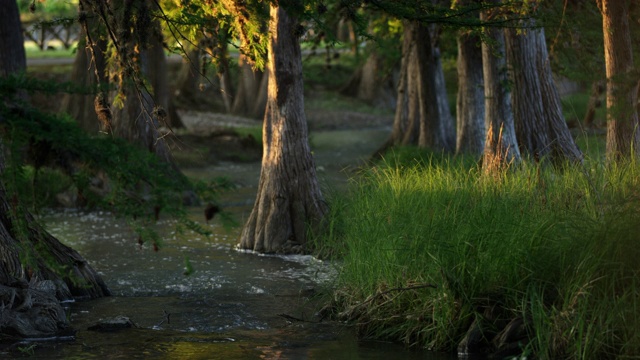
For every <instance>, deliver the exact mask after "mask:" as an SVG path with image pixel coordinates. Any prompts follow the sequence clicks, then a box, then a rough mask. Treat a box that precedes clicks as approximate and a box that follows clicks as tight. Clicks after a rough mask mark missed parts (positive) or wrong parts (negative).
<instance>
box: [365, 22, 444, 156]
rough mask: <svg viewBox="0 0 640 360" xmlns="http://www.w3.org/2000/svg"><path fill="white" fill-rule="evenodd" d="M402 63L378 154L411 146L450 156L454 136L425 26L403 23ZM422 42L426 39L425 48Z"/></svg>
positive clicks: (436, 54)
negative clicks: (391, 116)
mask: <svg viewBox="0 0 640 360" xmlns="http://www.w3.org/2000/svg"><path fill="white" fill-rule="evenodd" d="M403 26H404V32H403V40H402V62H401V67H400V81H399V84H398V98H397V106H396V114H395V117H394V121H393V130H392V132H391V136H390V138H389V140H387V142H386V143H385V144H384V145H383V147H382V148H381V149H380V150H378V152H377V153H378V154H381V153H382V152H384V151H385V150H386V149H387V148H388V147H390V146H395V145H409V144H414V145H418V146H421V147H426V148H430V149H433V150H436V151H441V150H444V151H447V152H452V151H453V150H454V148H455V143H454V142H455V135H454V132H453V124H452V122H453V121H452V120H451V114H450V113H449V108H448V105H447V104H446V101H447V100H446V89H444V75H443V74H440V72H442V65H441V63H440V61H439V58H438V57H439V50H438V48H437V47H436V46H435V42H434V40H433V38H432V36H431V31H430V29H429V26H428V25H424V24H422V23H420V22H417V21H408V20H405V21H403ZM425 39H427V41H426V44H425Z"/></svg>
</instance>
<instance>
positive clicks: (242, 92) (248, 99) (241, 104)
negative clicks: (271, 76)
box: [231, 55, 268, 118]
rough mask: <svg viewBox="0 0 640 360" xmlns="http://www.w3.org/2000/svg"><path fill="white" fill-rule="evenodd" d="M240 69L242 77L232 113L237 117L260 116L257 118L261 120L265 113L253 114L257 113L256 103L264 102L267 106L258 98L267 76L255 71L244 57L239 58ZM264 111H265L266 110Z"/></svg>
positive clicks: (239, 80)
mask: <svg viewBox="0 0 640 360" xmlns="http://www.w3.org/2000/svg"><path fill="white" fill-rule="evenodd" d="M267 66H268V65H267ZM238 67H239V68H240V75H239V79H238V87H237V90H236V93H235V98H234V99H233V106H232V108H231V109H232V110H231V112H232V113H233V114H235V115H245V116H247V115H249V116H251V115H259V116H257V117H258V118H260V117H262V116H264V112H261V113H260V114H252V112H254V111H255V107H256V105H255V104H256V103H260V102H262V103H265V104H266V101H264V99H260V98H258V95H259V94H260V88H261V85H260V84H261V83H262V80H263V77H264V76H266V75H264V73H263V72H262V71H259V70H254V69H253V68H252V67H251V65H250V64H249V62H248V61H247V60H246V59H245V58H244V56H243V55H240V57H239V58H238ZM264 95H266V94H264ZM264 95H263V96H264ZM263 101H264V102H263ZM262 111H264V108H263V109H262Z"/></svg>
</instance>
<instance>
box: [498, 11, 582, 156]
mask: <svg viewBox="0 0 640 360" xmlns="http://www.w3.org/2000/svg"><path fill="white" fill-rule="evenodd" d="M525 24H528V25H529V26H526V29H524V30H522V29H514V28H508V29H505V33H506V35H505V38H506V50H507V58H508V62H509V65H510V70H511V71H510V73H511V79H512V83H513V97H512V104H513V112H514V118H515V130H516V138H517V139H518V144H519V146H520V152H526V153H528V154H529V155H530V156H532V157H533V158H534V159H535V160H539V161H542V160H548V161H551V162H553V163H556V164H561V163H564V162H574V163H579V162H581V161H582V152H580V150H579V149H578V147H577V146H576V144H575V142H574V140H573V137H572V136H571V133H570V132H569V128H568V126H567V123H566V121H565V119H564V116H563V114H562V106H561V104H560V95H559V94H558V90H557V89H556V85H555V82H554V80H553V75H552V73H551V65H550V61H549V55H548V53H547V43H546V40H545V36H544V29H543V28H534V27H533V26H532V25H534V22H533V20H531V21H529V22H526V23H523V25H525Z"/></svg>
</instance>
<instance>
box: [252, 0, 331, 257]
mask: <svg viewBox="0 0 640 360" xmlns="http://www.w3.org/2000/svg"><path fill="white" fill-rule="evenodd" d="M290 6H291V5H290ZM270 14H271V18H270V21H269V33H270V42H269V55H268V66H267V68H268V71H269V91H268V93H269V96H268V100H267V107H266V113H265V116H264V127H263V144H264V148H263V152H264V154H263V157H262V170H261V173H260V183H259V185H258V194H257V197H256V202H255V204H254V207H253V211H252V212H251V215H250V216H249V219H248V221H247V223H246V225H245V226H244V228H243V230H242V233H241V235H240V239H239V247H240V248H242V249H250V250H254V251H257V252H264V253H274V252H284V253H290V252H301V251H305V250H306V246H307V245H308V244H307V230H308V229H309V227H311V228H312V229H313V228H317V227H318V226H320V224H321V222H322V220H323V218H324V215H325V213H326V212H327V206H326V204H325V202H324V200H323V198H322V194H321V192H320V187H319V186H318V181H317V177H316V170H315V165H314V161H313V158H312V156H311V150H310V147H309V143H308V139H307V136H308V132H307V122H306V118H305V114H304V96H303V85H302V58H301V52H300V44H299V42H298V39H297V37H296V36H295V29H296V28H297V26H298V22H297V20H296V19H294V18H293V17H292V16H291V15H290V14H289V13H287V11H286V10H285V9H284V8H283V7H278V6H276V5H274V4H271V9H270Z"/></svg>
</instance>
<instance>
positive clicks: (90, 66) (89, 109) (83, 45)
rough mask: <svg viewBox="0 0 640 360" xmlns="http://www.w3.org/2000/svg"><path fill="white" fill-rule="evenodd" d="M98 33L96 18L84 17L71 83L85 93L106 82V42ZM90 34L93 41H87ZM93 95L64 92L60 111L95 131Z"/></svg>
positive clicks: (98, 125)
mask: <svg viewBox="0 0 640 360" xmlns="http://www.w3.org/2000/svg"><path fill="white" fill-rule="evenodd" d="M87 30H88V31H89V33H88V34H87ZM99 33H100V30H99V22H98V21H97V19H95V18H93V17H91V18H87V19H86V26H85V27H83V28H82V29H81V31H80V41H79V42H78V49H77V51H76V57H75V60H74V62H73V68H72V70H71V79H73V82H74V83H75V84H77V85H79V86H81V87H84V88H85V89H86V90H87V92H88V91H90V90H93V89H97V88H98V87H99V86H106V85H107V83H108V74H107V71H106V67H107V65H106V59H105V53H106V50H107V45H108V44H107V40H106V38H105V37H102V36H96V35H97V34H99ZM92 34H93V36H96V40H95V42H94V41H91V43H89V42H88V41H87V40H86V39H87V36H88V37H89V39H91V36H92ZM88 46H90V47H91V48H89V47H88ZM95 97H96V96H95V94H93V93H90V94H78V93H66V94H65V95H64V97H63V98H62V104H61V106H60V111H62V112H65V113H67V114H69V115H71V117H73V118H74V119H76V121H77V122H78V124H79V125H80V127H82V128H83V129H84V130H85V131H87V132H89V133H96V132H98V131H99V130H100V122H99V121H98V115H97V114H96V110H95Z"/></svg>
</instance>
